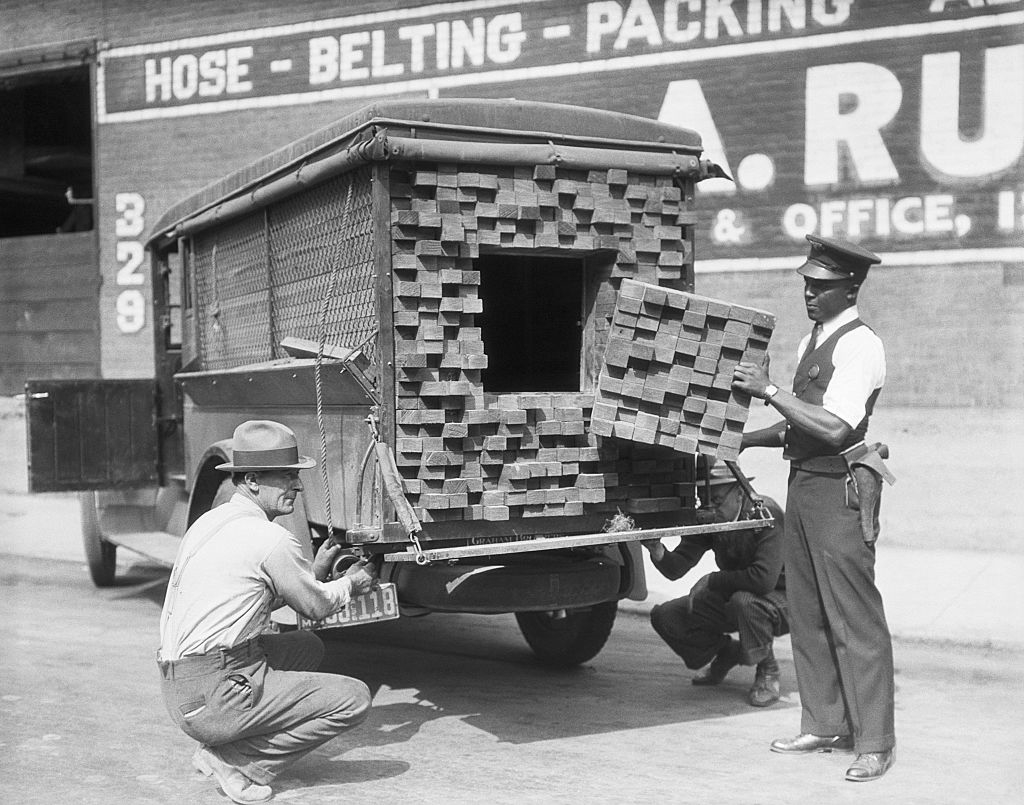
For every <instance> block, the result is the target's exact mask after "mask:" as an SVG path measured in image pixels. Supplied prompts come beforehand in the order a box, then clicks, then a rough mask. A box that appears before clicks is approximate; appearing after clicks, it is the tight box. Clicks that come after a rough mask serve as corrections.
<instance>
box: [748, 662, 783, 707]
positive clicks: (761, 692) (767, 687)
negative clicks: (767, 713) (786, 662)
mask: <svg viewBox="0 0 1024 805" xmlns="http://www.w3.org/2000/svg"><path fill="white" fill-rule="evenodd" d="M780 694H781V685H780V684H779V671H778V668H776V669H775V672H774V673H773V672H772V671H770V670H768V671H766V670H764V669H763V668H761V666H758V667H757V673H756V674H755V675H754V685H753V687H752V688H751V689H750V692H749V693H748V694H747V701H748V702H750V705H751V706H752V707H767V706H768V705H770V704H775V702H777V701H778V700H779V695H780Z"/></svg>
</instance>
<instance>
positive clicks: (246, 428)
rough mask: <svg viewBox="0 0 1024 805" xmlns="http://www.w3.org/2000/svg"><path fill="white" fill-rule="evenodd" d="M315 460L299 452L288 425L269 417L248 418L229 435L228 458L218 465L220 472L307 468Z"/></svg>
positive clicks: (313, 463)
mask: <svg viewBox="0 0 1024 805" xmlns="http://www.w3.org/2000/svg"><path fill="white" fill-rule="evenodd" d="M315 466H316V462H315V461H314V460H313V459H311V458H309V457H308V456H300V455H299V445H298V442H297V441H296V439H295V434H294V433H293V432H292V429H291V428H288V427H285V426H284V425H282V424H281V423H280V422H273V421H271V420H269V419H250V420H249V421H248V422H243V423H242V424H241V425H239V426H238V427H237V428H235V433H234V436H232V437H231V461H228V462H227V463H225V464H219V465H218V466H217V469H218V470H223V471H224V472H250V471H252V472H261V471H263V470H308V469H309V468H310V467H315Z"/></svg>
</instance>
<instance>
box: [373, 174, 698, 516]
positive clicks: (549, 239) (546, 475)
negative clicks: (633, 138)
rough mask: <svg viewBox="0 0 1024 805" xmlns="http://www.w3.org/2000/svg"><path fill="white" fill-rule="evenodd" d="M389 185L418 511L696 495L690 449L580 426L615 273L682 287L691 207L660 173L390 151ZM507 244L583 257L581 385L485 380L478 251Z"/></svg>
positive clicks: (578, 509) (403, 417)
mask: <svg viewBox="0 0 1024 805" xmlns="http://www.w3.org/2000/svg"><path fill="white" fill-rule="evenodd" d="M390 195H391V207H392V217H391V223H392V268H393V282H392V287H393V310H394V333H395V363H396V392H395V396H396V400H395V403H396V423H395V425H396V427H395V432H396V440H395V441H396V444H395V452H396V456H397V463H398V466H399V470H400V472H401V473H402V476H403V479H404V483H405V489H406V493H407V495H408V497H409V500H410V502H411V503H412V504H413V506H414V507H415V509H416V512H417V515H418V516H419V517H420V519H421V520H422V521H424V522H435V521H445V520H509V519H513V518H519V517H539V516H572V515H590V514H610V513H614V512H615V511H616V510H617V509H621V510H623V511H627V512H648V511H673V510H678V509H683V508H692V507H693V506H694V503H695V496H694V483H693V459H692V456H686V455H682V454H680V453H678V452H674V451H672V450H666V449H664V448H663V447H662V446H660V445H655V444H636V443H633V442H629V441H621V440H617V439H608V438H603V437H602V436H600V435H598V434H596V433H594V432H593V431H592V429H591V416H592V413H593V401H594V393H595V390H596V386H597V380H598V376H599V372H600V366H601V362H602V356H603V352H604V346H605V343H606V341H607V338H608V333H609V329H610V327H611V318H612V313H613V311H614V309H615V300H616V297H617V294H618V289H619V286H620V284H622V282H623V281H624V280H627V279H630V278H632V279H636V280H641V281H643V282H647V283H653V284H659V285H662V286H667V287H674V288H679V289H682V288H686V287H687V278H688V277H689V276H691V274H690V272H689V267H690V264H691V263H692V226H693V223H694V217H693V213H692V212H691V211H690V210H689V209H688V208H687V200H686V199H684V198H683V197H682V193H681V191H680V189H679V187H678V186H676V185H675V184H674V183H673V181H672V179H671V177H668V176H639V175H634V174H631V173H627V171H625V170H600V171H586V170H566V169H560V168H555V167H553V166H548V165H541V166H536V167H516V168H513V167H498V168H495V167H491V166H473V165H466V164H459V165H446V164H437V165H430V166H422V165H416V166H411V167H408V168H407V169H406V170H405V171H403V170H402V169H401V167H400V166H395V167H393V168H392V169H391V180H390ZM504 250H514V251H515V252H517V253H520V254H522V253H531V252H533V251H535V252H536V253H539V254H540V253H544V254H558V253H564V254H567V255H568V254H572V255H576V256H579V255H590V256H593V257H594V259H593V260H592V261H590V263H589V264H588V268H587V270H586V274H587V280H586V283H587V289H586V292H585V294H584V296H585V304H586V306H587V307H588V310H587V311H586V313H585V323H584V330H585V331H584V334H583V343H584V347H583V350H582V353H583V354H582V355H581V364H582V369H581V382H580V389H579V391H577V392H558V393H554V392H549V391H545V390H544V389H530V390H528V391H522V392H515V393H500V394H499V393H490V392H488V391H487V390H486V389H485V387H484V384H483V383H482V378H481V374H482V372H483V370H485V369H486V368H487V366H488V358H487V354H486V350H485V344H484V341H483V339H482V337H481V329H480V327H479V326H477V322H476V319H475V317H476V316H477V315H478V314H480V313H482V312H483V304H484V302H483V299H482V298H481V294H480V285H481V273H482V272H486V270H487V269H486V257H487V254H488V253H492V254H493V253H499V252H502V251H504ZM583 304H584V300H581V305H583ZM606 435H607V434H606Z"/></svg>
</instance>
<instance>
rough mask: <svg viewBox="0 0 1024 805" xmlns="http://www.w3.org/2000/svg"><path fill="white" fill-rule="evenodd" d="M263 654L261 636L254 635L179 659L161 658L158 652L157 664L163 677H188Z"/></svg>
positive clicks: (264, 653)
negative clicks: (251, 637) (231, 644)
mask: <svg viewBox="0 0 1024 805" xmlns="http://www.w3.org/2000/svg"><path fill="white" fill-rule="evenodd" d="M265 656H266V652H265V651H264V650H263V638H262V637H254V638H253V639H252V640H247V641H245V642H244V643H239V644H238V645H237V646H232V647H231V648H219V649H215V650H213V651H208V652H206V653H205V654H189V655H187V656H185V657H182V658H181V659H179V660H161V659H160V657H159V653H158V654H157V665H159V666H160V673H161V674H162V675H163V677H164V679H188V678H190V677H195V676H203V675H204V674H208V673H210V672H211V671H219V670H221V669H222V668H232V667H237V666H241V665H244V664H245V663H246V661H248V660H251V659H257V658H261V657H265Z"/></svg>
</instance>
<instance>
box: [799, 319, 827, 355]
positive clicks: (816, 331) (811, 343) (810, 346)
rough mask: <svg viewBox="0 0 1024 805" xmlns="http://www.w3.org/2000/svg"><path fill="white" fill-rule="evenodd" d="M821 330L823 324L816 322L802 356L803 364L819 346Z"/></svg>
mask: <svg viewBox="0 0 1024 805" xmlns="http://www.w3.org/2000/svg"><path fill="white" fill-rule="evenodd" d="M821 330H822V327H821V322H820V321H819V322H815V323H814V328H813V329H812V330H811V337H810V339H809V340H808V341H807V348H806V349H804V354H803V355H801V356H800V361H801V362H803V361H804V359H805V358H806V357H807V356H808V355H810V354H811V353H812V352H814V348H815V347H816V346H817V345H818V338H819V336H821Z"/></svg>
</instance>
